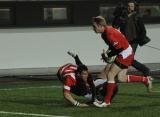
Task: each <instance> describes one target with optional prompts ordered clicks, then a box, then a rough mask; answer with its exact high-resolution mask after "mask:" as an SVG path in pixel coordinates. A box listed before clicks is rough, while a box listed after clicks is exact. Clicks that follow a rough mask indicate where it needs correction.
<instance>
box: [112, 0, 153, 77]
mask: <svg viewBox="0 0 160 117" xmlns="http://www.w3.org/2000/svg"><path fill="white" fill-rule="evenodd" d="M138 12H139V10H138V5H137V3H136V2H135V1H134V0H129V1H128V2H127V7H126V6H125V5H124V4H123V3H120V4H119V5H118V7H117V8H116V9H115V11H114V16H115V17H114V19H113V22H112V26H113V27H114V28H120V31H121V32H122V33H123V34H124V35H125V36H126V38H127V40H128V42H129V44H130V45H131V47H132V49H133V52H134V53H136V50H137V47H138V45H140V46H143V45H145V44H146V43H148V42H149V41H150V39H149V38H148V37H147V36H146V29H145V26H144V23H143V21H142V19H141V18H140V16H139V15H138V14H139V13H138ZM132 66H133V67H135V68H136V69H137V70H139V71H141V72H142V73H143V75H144V76H150V69H149V68H148V67H146V66H145V65H143V64H142V63H140V62H138V61H137V60H134V61H133V63H132Z"/></svg>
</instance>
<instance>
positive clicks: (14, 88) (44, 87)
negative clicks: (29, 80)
mask: <svg viewBox="0 0 160 117" xmlns="http://www.w3.org/2000/svg"><path fill="white" fill-rule="evenodd" d="M61 87H62V86H41V87H25V88H7V89H0V91H9V90H23V89H36V88H38V89H39V88H61Z"/></svg>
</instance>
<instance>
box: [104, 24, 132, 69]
mask: <svg viewBox="0 0 160 117" xmlns="http://www.w3.org/2000/svg"><path fill="white" fill-rule="evenodd" d="M102 38H103V39H104V41H105V42H106V43H107V44H108V46H109V47H110V48H111V49H113V50H119V49H121V50H122V51H121V52H120V53H118V55H117V58H116V61H118V62H120V63H121V64H123V65H125V66H130V65H131V64H132V61H133V59H134V54H133V50H132V47H131V46H130V45H129V43H128V41H127V39H126V37H125V36H124V35H123V34H122V33H121V32H120V31H119V30H117V29H115V28H113V27H111V26H108V27H106V28H105V30H104V33H103V34H102Z"/></svg>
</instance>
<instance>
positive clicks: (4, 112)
mask: <svg viewBox="0 0 160 117" xmlns="http://www.w3.org/2000/svg"><path fill="white" fill-rule="evenodd" d="M0 114H8V115H24V116H35V117H69V116H58V115H45V114H34V113H21V112H6V111H0Z"/></svg>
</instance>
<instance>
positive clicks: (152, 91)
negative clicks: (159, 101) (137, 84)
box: [151, 91, 160, 93]
mask: <svg viewBox="0 0 160 117" xmlns="http://www.w3.org/2000/svg"><path fill="white" fill-rule="evenodd" d="M152 92H153V93H159V92H160V91H152ZM152 92H151V93H152Z"/></svg>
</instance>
